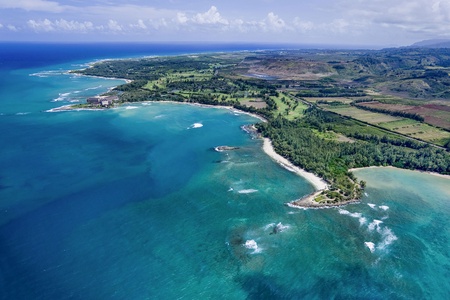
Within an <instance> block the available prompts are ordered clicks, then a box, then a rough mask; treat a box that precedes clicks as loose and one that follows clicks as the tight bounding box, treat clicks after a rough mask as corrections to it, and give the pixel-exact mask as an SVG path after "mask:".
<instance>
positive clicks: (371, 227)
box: [367, 220, 383, 231]
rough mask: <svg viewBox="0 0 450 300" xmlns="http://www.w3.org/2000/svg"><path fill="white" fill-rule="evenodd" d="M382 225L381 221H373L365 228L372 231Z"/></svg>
mask: <svg viewBox="0 0 450 300" xmlns="http://www.w3.org/2000/svg"><path fill="white" fill-rule="evenodd" d="M381 223H383V221H381V220H373V222H372V223H370V224H369V226H367V227H368V228H369V230H370V231H373V230H374V229H375V228H376V229H378V228H380V224H381Z"/></svg>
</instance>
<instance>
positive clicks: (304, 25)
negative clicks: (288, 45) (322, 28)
mask: <svg viewBox="0 0 450 300" xmlns="http://www.w3.org/2000/svg"><path fill="white" fill-rule="evenodd" d="M292 25H293V26H294V28H296V29H298V30H300V31H301V32H306V31H310V30H313V29H314V23H313V22H310V21H302V19H300V18H299V17H296V18H294V21H293V22H292Z"/></svg>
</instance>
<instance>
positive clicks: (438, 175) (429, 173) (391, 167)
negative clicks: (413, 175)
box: [348, 166, 450, 179]
mask: <svg viewBox="0 0 450 300" xmlns="http://www.w3.org/2000/svg"><path fill="white" fill-rule="evenodd" d="M375 168H390V169H397V170H406V171H412V172H419V173H423V174H428V175H433V176H437V177H441V178H446V179H450V175H444V174H439V173H436V172H428V171H421V170H410V169H402V168H397V167H394V166H371V167H363V168H352V169H349V170H348V171H349V172H353V171H358V170H364V169H375Z"/></svg>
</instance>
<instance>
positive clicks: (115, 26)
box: [108, 20, 123, 31]
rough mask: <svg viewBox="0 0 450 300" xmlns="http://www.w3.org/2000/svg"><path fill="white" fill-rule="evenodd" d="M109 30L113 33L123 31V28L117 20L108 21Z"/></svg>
mask: <svg viewBox="0 0 450 300" xmlns="http://www.w3.org/2000/svg"><path fill="white" fill-rule="evenodd" d="M108 28H109V29H110V30H111V31H122V29H123V28H122V26H120V25H119V23H118V22H117V21H115V20H109V21H108Z"/></svg>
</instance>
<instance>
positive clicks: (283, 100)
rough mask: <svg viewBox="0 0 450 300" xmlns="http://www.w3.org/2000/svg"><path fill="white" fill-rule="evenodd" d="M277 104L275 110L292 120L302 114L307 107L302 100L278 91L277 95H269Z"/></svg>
mask: <svg viewBox="0 0 450 300" xmlns="http://www.w3.org/2000/svg"><path fill="white" fill-rule="evenodd" d="M270 98H271V99H272V100H274V101H275V103H276V104H277V107H278V109H277V112H278V113H279V114H281V115H282V116H284V117H285V118H286V119H288V120H294V119H296V118H299V117H301V116H303V114H304V112H305V109H307V108H308V106H307V105H306V104H304V103H303V102H300V101H297V100H295V99H292V98H291V97H290V96H289V95H288V94H284V93H280V94H279V95H278V97H274V96H272V97H270Z"/></svg>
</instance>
